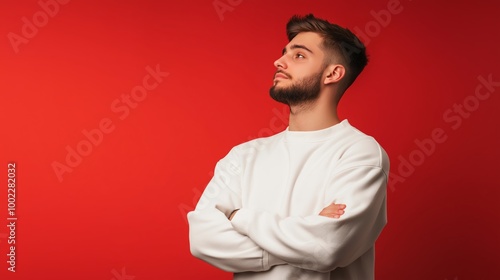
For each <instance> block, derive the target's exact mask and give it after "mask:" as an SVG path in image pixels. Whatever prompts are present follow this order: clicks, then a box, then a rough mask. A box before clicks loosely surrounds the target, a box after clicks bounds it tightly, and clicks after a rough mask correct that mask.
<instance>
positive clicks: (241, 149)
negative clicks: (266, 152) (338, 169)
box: [231, 131, 284, 153]
mask: <svg viewBox="0 0 500 280" xmlns="http://www.w3.org/2000/svg"><path fill="white" fill-rule="evenodd" d="M283 133H284V131H282V132H279V133H276V134H274V135H271V136H267V137H258V138H255V139H251V140H248V141H246V142H242V143H240V144H237V145H235V146H234V147H233V148H232V149H231V151H234V152H237V153H246V152H248V151H261V150H263V149H267V148H269V147H272V146H273V145H276V144H277V143H279V142H280V141H281V139H282V138H283Z"/></svg>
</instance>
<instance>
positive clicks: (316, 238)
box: [188, 120, 389, 280]
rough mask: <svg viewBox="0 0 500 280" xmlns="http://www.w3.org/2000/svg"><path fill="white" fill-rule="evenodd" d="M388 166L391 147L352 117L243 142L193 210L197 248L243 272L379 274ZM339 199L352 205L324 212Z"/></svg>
mask: <svg viewBox="0 0 500 280" xmlns="http://www.w3.org/2000/svg"><path fill="white" fill-rule="evenodd" d="M388 174H389V159H388V157H387V154H386V153H385V151H384V150H383V149H382V147H381V146H380V145H379V144H378V143H377V142H376V141H375V140H374V139H373V138H372V137H370V136H367V135H365V134H364V133H362V132H360V131H359V130H357V129H356V128H354V127H353V126H351V125H350V124H349V122H348V121H347V120H344V121H342V122H341V123H339V124H337V125H334V126H332V127H329V128H326V129H322V130H317V131H289V130H288V128H287V129H286V130H285V131H283V132H281V133H278V134H276V135H273V136H271V137H266V138H259V139H255V140H252V141H249V142H246V143H243V144H240V145H238V146H236V147H234V148H233V149H231V151H230V152H229V153H228V154H227V155H226V156H225V157H224V158H223V159H221V160H220V161H219V162H218V163H217V165H216V168H215V173H214V177H213V178H212V180H211V181H210V183H209V184H208V186H207V187H206V189H205V191H204V193H203V195H202V197H201V198H200V200H199V202H198V204H197V206H196V209H195V210H194V211H192V212H190V213H188V221H189V240H190V248H191V252H192V254H193V255H194V256H195V257H197V258H200V259H202V260H204V261H206V262H208V263H210V264H212V265H214V266H216V267H218V268H220V269H223V270H227V271H231V272H234V273H235V274H234V279H237V280H246V279H258V280H266V279H269V280H281V279H287V280H290V279H308V280H316V279H317V280H320V279H321V280H323V279H324V280H326V279H335V280H342V279H361V280H369V279H373V278H374V256H375V251H374V245H375V241H376V239H377V238H378V236H379V234H380V233H381V231H382V229H383V228H384V226H385V224H386V221H387V219H386V185H387V178H388ZM332 202H335V203H343V204H346V205H347V207H346V209H345V214H344V215H342V216H341V217H340V218H339V219H334V218H327V217H323V216H319V215H318V214H319V212H320V211H321V210H322V209H323V208H324V207H326V206H327V205H329V204H330V203H332ZM235 209H240V210H239V211H238V212H237V213H236V215H235V216H234V218H233V219H232V220H231V221H230V220H229V219H228V217H229V215H230V214H231V212H232V211H233V210H235Z"/></svg>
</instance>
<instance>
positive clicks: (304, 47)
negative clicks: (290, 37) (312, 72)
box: [282, 44, 313, 54]
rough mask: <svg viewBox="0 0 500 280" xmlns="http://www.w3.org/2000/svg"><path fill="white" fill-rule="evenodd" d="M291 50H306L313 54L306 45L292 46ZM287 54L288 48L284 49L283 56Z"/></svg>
mask: <svg viewBox="0 0 500 280" xmlns="http://www.w3.org/2000/svg"><path fill="white" fill-rule="evenodd" d="M290 49H291V50H293V49H303V50H306V51H308V52H310V53H313V52H312V51H311V50H310V49H309V48H307V47H306V46H304V45H297V44H294V45H291V46H290ZM285 53H286V48H284V49H283V51H282V54H285Z"/></svg>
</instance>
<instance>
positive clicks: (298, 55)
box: [295, 53, 305, 58]
mask: <svg viewBox="0 0 500 280" xmlns="http://www.w3.org/2000/svg"><path fill="white" fill-rule="evenodd" d="M295 57H296V58H305V56H303V55H302V54H300V53H298V54H296V55H295Z"/></svg>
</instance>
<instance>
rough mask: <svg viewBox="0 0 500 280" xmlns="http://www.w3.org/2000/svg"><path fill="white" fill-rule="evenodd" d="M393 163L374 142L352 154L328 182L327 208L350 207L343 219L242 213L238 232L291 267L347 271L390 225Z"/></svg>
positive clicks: (350, 151)
mask: <svg viewBox="0 0 500 280" xmlns="http://www.w3.org/2000/svg"><path fill="white" fill-rule="evenodd" d="M388 173H389V159H388V157H387V155H386V153H385V151H383V150H382V148H381V147H380V146H379V145H378V144H377V143H376V142H375V140H371V141H362V142H360V143H357V144H354V145H353V146H352V147H351V148H349V149H348V150H347V151H346V152H345V153H344V155H343V156H342V158H341V159H340V160H339V164H338V166H337V168H335V170H333V171H332V172H331V174H330V175H329V177H328V181H327V182H328V186H327V187H326V188H325V193H324V194H318V195H323V196H324V198H325V207H326V206H327V205H328V204H330V203H332V202H335V203H344V204H346V205H347V207H346V209H345V214H344V215H342V216H341V217H340V219H334V218H327V217H323V216H319V215H318V214H319V213H318V214H314V215H310V216H305V217H284V218H283V217H279V216H277V215H275V214H271V213H267V212H261V211H255V210H253V209H248V208H245V209H241V210H239V211H238V213H236V215H235V216H234V218H233V219H232V221H231V222H232V224H233V226H234V228H235V229H236V230H237V231H238V232H239V233H241V234H243V235H247V236H248V237H250V238H251V239H252V240H253V241H254V242H255V243H257V244H258V245H259V246H260V247H261V248H263V249H264V250H266V251H268V252H269V253H270V254H272V255H274V256H276V257H278V258H279V259H282V260H284V261H286V262H287V263H289V264H291V265H294V266H297V267H301V268H304V269H309V270H315V271H319V272H328V271H332V270H334V269H335V268H337V267H344V266H347V265H349V264H350V263H352V262H353V261H354V260H356V259H357V258H359V257H360V256H361V255H363V254H364V253H365V252H366V251H367V250H369V249H370V248H371V247H373V246H374V244H375V241H376V239H377V238H378V236H379V234H380V233H381V231H382V229H383V227H384V226H385V224H386V220H387V219H386V185H387V174H388Z"/></svg>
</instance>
